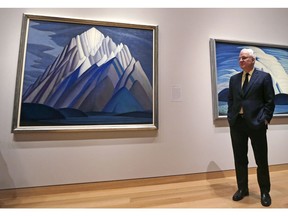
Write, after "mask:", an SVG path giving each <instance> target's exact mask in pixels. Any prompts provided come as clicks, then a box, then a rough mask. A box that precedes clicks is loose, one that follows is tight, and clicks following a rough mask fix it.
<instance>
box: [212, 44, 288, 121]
mask: <svg viewBox="0 0 288 216" xmlns="http://www.w3.org/2000/svg"><path fill="white" fill-rule="evenodd" d="M243 48H250V49H252V50H253V51H254V53H255V55H256V63H255V67H256V68H257V69H259V70H262V71H265V72H267V73H269V74H270V75H271V76H272V80H273V85H274V90H275V105H276V106H275V111H274V116H275V117H283V116H285V117H286V116H288V46H284V45H274V44H262V43H252V42H239V41H229V40H219V39H210V53H211V72H212V91H213V92H212V95H213V118H214V120H216V119H219V118H226V117H227V108H228V103H227V100H228V88H229V80H230V77H231V76H233V75H234V74H236V73H239V72H241V68H240V66H239V65H238V57H239V53H240V51H241V49H243Z"/></svg>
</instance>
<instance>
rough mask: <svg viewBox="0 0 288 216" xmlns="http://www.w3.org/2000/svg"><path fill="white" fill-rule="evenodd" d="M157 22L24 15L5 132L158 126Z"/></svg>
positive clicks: (138, 128)
mask: <svg viewBox="0 0 288 216" xmlns="http://www.w3.org/2000/svg"><path fill="white" fill-rule="evenodd" d="M157 44H158V26H157V25H140V24H128V23H114V22H103V21H95V20H84V19H76V18H64V17H50V16H42V15H33V14H24V15H23V24H22V31H21V41H20V51H19V60H18V71H17V79H16V91H15V102H14V113H13V126H12V132H15V133H16V132H26V131H27V132H32V131H47V132H49V131H90V130H91V131H94V130H100V131H101V130H133V129H136V130H141V129H143V130H149V129H152V130H155V129H158V83H157V82H158V81H157V77H158V76H157V73H158V72H157V68H158V63H157V61H158V57H157V55H158V45H157Z"/></svg>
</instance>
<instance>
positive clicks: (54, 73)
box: [22, 27, 153, 114]
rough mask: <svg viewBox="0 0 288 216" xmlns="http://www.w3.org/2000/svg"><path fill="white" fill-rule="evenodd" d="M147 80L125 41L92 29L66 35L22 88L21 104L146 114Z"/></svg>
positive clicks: (150, 93)
mask: <svg viewBox="0 0 288 216" xmlns="http://www.w3.org/2000/svg"><path fill="white" fill-rule="evenodd" d="M152 101H153V90H152V84H151V83H150V81H149V79H148V78H147V76H146V74H145V72H144V70H143V68H142V66H141V63H140V62H139V61H137V60H136V59H135V58H134V57H133V56H132V55H131V53H130V50H129V48H128V46H127V45H125V44H122V43H120V44H116V43H114V42H113V40H112V39H111V38H110V37H109V36H106V37H105V36H104V35H103V34H102V33H101V32H100V31H98V30H97V29H96V28H94V27H93V28H91V29H89V30H88V31H86V32H84V33H82V34H80V35H78V36H76V37H74V38H72V39H71V41H70V43H69V44H67V45H66V46H65V47H64V49H63V51H62V53H61V54H60V55H59V56H58V57H57V58H56V59H55V61H54V62H53V64H51V65H50V66H49V67H47V69H46V70H45V72H44V73H43V74H42V75H41V76H40V77H38V79H37V80H36V82H34V83H33V84H32V85H30V87H29V88H28V89H27V90H26V91H25V92H24V93H23V96H22V102H23V103H26V104H27V103H31V104H32V103H33V104H42V105H46V106H48V107H52V108H54V109H63V108H71V109H76V110H80V111H81V112H84V113H93V112H105V113H116V114H123V113H129V112H147V113H151V112H152V109H153V104H152Z"/></svg>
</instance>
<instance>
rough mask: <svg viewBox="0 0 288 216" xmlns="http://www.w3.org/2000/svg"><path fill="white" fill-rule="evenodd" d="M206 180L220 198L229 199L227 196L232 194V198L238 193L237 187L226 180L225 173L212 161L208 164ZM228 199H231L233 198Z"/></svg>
mask: <svg viewBox="0 0 288 216" xmlns="http://www.w3.org/2000/svg"><path fill="white" fill-rule="evenodd" d="M215 179H219V181H215ZM206 180H207V181H208V183H209V184H210V187H211V189H212V190H213V191H214V193H215V194H216V195H217V196H219V197H227V194H231V196H232V195H233V193H234V192H235V191H236V186H235V185H234V184H231V183H230V182H229V181H227V180H226V177H225V175H224V172H223V171H222V170H221V168H220V167H219V166H218V165H217V164H216V163H215V162H214V161H210V163H209V164H208V167H207V172H206ZM228 198H229V199H231V197H228Z"/></svg>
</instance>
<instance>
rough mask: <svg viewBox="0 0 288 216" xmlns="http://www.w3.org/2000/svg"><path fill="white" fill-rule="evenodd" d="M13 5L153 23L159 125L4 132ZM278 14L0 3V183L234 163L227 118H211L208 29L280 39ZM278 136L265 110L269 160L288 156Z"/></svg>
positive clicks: (283, 19)
mask: <svg viewBox="0 0 288 216" xmlns="http://www.w3.org/2000/svg"><path fill="white" fill-rule="evenodd" d="M23 13H34V14H43V15H55V16H68V17H75V18H84V19H95V20H99V21H113V22H124V23H135V24H153V25H158V26H159V58H158V60H159V62H158V66H159V71H158V76H159V83H158V87H159V101H158V105H159V130H158V131H124V132H121V131H117V132H81V133H28V134H12V133H11V125H12V113H13V106H14V91H15V81H16V73H17V62H18V51H19V42H20V34H21V24H22V14H23ZM287 20H288V9H267V8H266V9H193V8H191V9H188V8H187V9H112V8H110V9H103V8H102V9H100V8H99V9H78V8H77V9H55V8H53V9H35V8H33V9H0V27H1V34H0V47H1V49H0V59H1V71H0V102H1V105H0V142H1V143H0V189H5V188H21V187H34V186H46V185H60V184H71V183H85V182H98V181H109V180H120V179H132V178H146V177H157V176H168V175H178V174H190V173H202V172H210V171H224V170H230V169H234V164H233V156H232V148H231V143H230V134H229V128H228V127H227V123H226V121H225V120H224V121H221V122H219V123H217V125H215V124H214V123H213V116H212V89H211V70H210V53H209V38H217V39H227V40H235V41H251V42H258V43H268V44H280V45H285V46H287V45H288V29H287ZM175 89H176V90H177V92H176V93H180V94H179V95H178V96H179V98H177V100H174V99H175V98H173V94H174V93H175V92H173V91H174V90H175ZM178 90H179V92H178ZM287 140H288V119H287V118H278V119H276V118H275V119H273V121H272V124H271V125H270V127H269V130H268V141H269V161H270V164H271V165H276V164H285V163H288V155H287V152H288V142H287ZM251 150H252V149H251V148H250V151H249V158H250V166H251V167H253V166H255V162H254V158H253V153H252V151H251ZM272 184H273V182H272Z"/></svg>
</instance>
